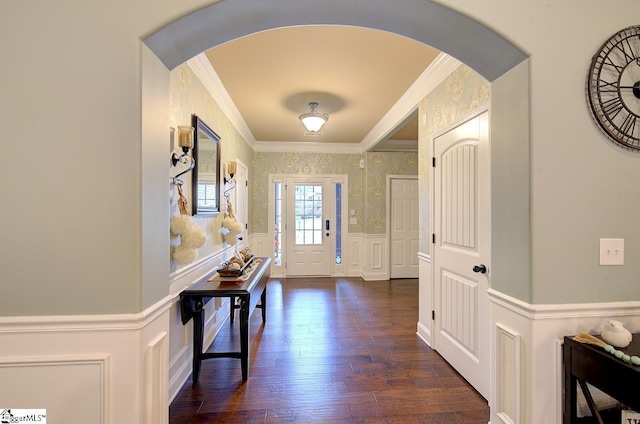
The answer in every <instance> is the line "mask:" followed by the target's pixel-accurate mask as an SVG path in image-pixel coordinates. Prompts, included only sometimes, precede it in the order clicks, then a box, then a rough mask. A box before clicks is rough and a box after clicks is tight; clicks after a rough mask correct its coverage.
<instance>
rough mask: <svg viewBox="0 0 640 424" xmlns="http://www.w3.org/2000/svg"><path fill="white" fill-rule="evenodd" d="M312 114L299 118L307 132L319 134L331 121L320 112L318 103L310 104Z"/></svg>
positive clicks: (304, 114)
mask: <svg viewBox="0 0 640 424" xmlns="http://www.w3.org/2000/svg"><path fill="white" fill-rule="evenodd" d="M309 108H310V109H311V112H307V113H303V114H302V115H300V116H299V117H298V118H300V120H301V121H302V123H303V124H304V126H305V127H307V130H308V131H310V132H318V131H319V130H320V128H322V126H323V125H324V124H325V123H326V122H327V121H328V120H329V115H328V114H326V113H324V114H322V113H319V112H318V103H316V102H311V103H309Z"/></svg>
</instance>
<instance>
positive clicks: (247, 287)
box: [180, 258, 271, 384]
mask: <svg viewBox="0 0 640 424" xmlns="http://www.w3.org/2000/svg"><path fill="white" fill-rule="evenodd" d="M258 260H260V261H262V263H260V264H258V265H255V266H254V267H253V269H252V270H251V271H250V274H249V276H248V277H247V278H246V280H245V281H228V280H227V279H225V280H226V281H208V280H209V279H210V278H211V277H212V276H213V275H215V271H214V272H212V273H210V274H209V275H207V276H205V277H204V278H202V279H201V280H199V281H197V282H196V283H194V284H193V285H192V286H190V287H189V288H188V289H186V290H184V291H183V292H182V293H180V306H181V311H180V313H181V316H182V324H185V325H186V324H187V323H188V322H189V320H190V319H192V318H193V384H196V383H197V382H198V377H199V376H200V366H201V364H202V360H203V359H210V358H238V359H240V364H241V367H242V380H243V381H247V378H248V377H249V317H250V316H251V314H252V313H253V311H254V310H255V308H260V309H261V310H262V322H266V297H267V281H268V280H269V274H270V268H271V259H270V258H254V261H256V262H257V261H258ZM214 297H228V298H229V299H230V304H231V307H230V314H231V317H230V318H231V324H233V316H234V314H235V309H236V308H237V309H240V351H239V352H205V353H203V352H202V349H203V346H202V344H203V337H204V322H205V320H204V305H205V304H206V303H207V302H208V301H209V300H211V299H212V298H214ZM236 299H237V300H238V305H236ZM258 299H260V304H258Z"/></svg>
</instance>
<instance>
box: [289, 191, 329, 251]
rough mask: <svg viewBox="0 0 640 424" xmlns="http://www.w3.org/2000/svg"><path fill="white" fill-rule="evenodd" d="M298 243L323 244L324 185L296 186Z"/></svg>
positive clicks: (296, 238)
mask: <svg viewBox="0 0 640 424" xmlns="http://www.w3.org/2000/svg"><path fill="white" fill-rule="evenodd" d="M294 210H295V219H294V220H295V228H294V231H295V240H296V245H300V246H303V245H304V246H309V245H320V244H322V185H313V184H309V185H297V184H296V186H295V209H294Z"/></svg>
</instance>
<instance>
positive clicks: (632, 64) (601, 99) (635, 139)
mask: <svg viewBox="0 0 640 424" xmlns="http://www.w3.org/2000/svg"><path fill="white" fill-rule="evenodd" d="M587 97H588V99H589V105H590V106H591V112H592V114H593V117H594V119H595V121H596V122H597V123H598V125H599V126H600V128H601V129H602V130H603V131H604V133H605V134H606V135H607V136H609V138H611V139H612V140H613V141H615V142H616V143H618V144H619V145H621V146H623V147H625V148H628V149H632V150H638V151H640V26H632V27H629V28H625V29H623V30H621V31H619V32H617V33H616V34H614V35H613V36H611V38H609V39H608V40H607V42H606V43H604V45H603V46H602V47H601V48H600V50H598V52H597V53H596V54H595V56H593V59H592V60H591V67H590V68H589V74H588V76H587Z"/></svg>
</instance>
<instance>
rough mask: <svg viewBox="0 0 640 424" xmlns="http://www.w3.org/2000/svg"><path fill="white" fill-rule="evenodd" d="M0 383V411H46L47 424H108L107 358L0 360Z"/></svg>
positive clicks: (66, 357)
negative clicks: (50, 423) (12, 409)
mask: <svg viewBox="0 0 640 424" xmlns="http://www.w3.org/2000/svg"><path fill="white" fill-rule="evenodd" d="M0 381H2V385H0V399H1V402H2V405H0V408H3V409H9V408H15V409H19V408H27V409H30V408H33V409H46V410H47V418H49V420H50V422H64V423H71V422H73V423H100V424H103V423H109V422H110V420H109V409H110V408H109V406H110V405H109V395H110V370H109V355H87V356H81V355H78V356H74V355H69V356H41V357H20V358H0ZM63 406H65V407H66V409H64V408H63ZM70 417H72V418H70Z"/></svg>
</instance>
